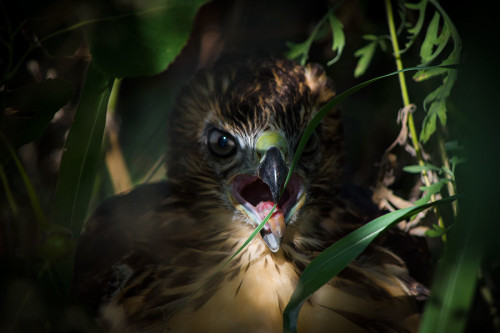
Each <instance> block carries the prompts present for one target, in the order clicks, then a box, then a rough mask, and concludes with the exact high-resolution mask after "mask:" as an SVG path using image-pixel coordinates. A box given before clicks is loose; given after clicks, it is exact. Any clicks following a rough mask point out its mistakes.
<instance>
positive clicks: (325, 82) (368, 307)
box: [74, 58, 419, 332]
mask: <svg viewBox="0 0 500 333" xmlns="http://www.w3.org/2000/svg"><path fill="white" fill-rule="evenodd" d="M334 95H335V90H334V85H333V82H332V80H331V79H330V78H328V77H327V76H326V74H325V72H324V70H323V69H322V67H321V66H319V65H315V64H309V65H307V66H305V67H303V66H300V65H299V64H297V63H295V62H293V61H289V60H284V59H277V58H265V59H250V60H248V59H246V60H237V61H232V62H229V61H220V62H219V64H218V65H216V66H214V67H213V68H211V69H205V70H202V71H201V72H200V73H198V74H197V75H196V76H195V77H194V78H193V80H192V81H191V83H190V84H189V85H188V86H187V87H186V88H185V89H184V90H183V92H182V93H181V94H180V96H179V98H178V101H177V103H176V105H175V107H174V109H173V111H172V115H171V119H170V122H169V128H168V149H167V155H166V156H167V157H166V165H167V170H168V171H167V181H165V182H162V183H156V184H149V185H143V186H140V187H138V188H136V189H135V190H133V191H132V192H130V193H128V194H126V195H121V196H116V197H113V198H111V199H108V200H107V201H106V202H104V203H103V204H102V205H101V206H100V207H99V208H98V209H97V211H96V212H95V213H94V215H93V216H92V217H91V218H90V220H89V221H88V222H87V223H86V225H85V230H84V232H83V233H82V235H81V236H80V239H79V243H78V248H77V254H76V264H75V277H74V288H75V291H76V292H77V294H78V295H79V297H80V298H81V299H82V300H83V301H85V302H86V303H88V304H89V305H91V306H92V307H93V308H94V309H95V310H96V314H97V316H98V318H99V321H100V323H102V325H103V326H104V327H105V328H106V329H109V330H111V331H116V332H127V331H128V332H133V331H141V332H163V331H172V332H236V331H237V332H281V331H282V322H283V319H282V316H283V310H284V308H285V306H286V304H287V302H288V300H289V299H290V296H291V295H292V292H293V291H294V289H295V287H296V285H297V282H298V280H299V277H300V275H301V272H302V271H303V270H304V268H305V267H306V266H307V265H308V263H309V262H310V261H311V260H312V259H314V257H315V256H317V255H318V254H319V253H320V252H321V251H322V250H324V249H325V248H326V247H328V246H329V245H331V244H332V243H334V242H335V241H337V240H338V239H340V238H341V237H343V236H344V235H346V234H348V233H349V232H350V231H352V230H354V229H356V228H357V227H359V226H360V225H362V224H363V222H365V221H364V218H363V216H362V214H361V213H360V212H361V210H359V209H358V208H356V206H355V205H354V204H353V203H351V202H349V201H348V200H347V199H345V198H343V196H342V195H341V191H340V183H341V181H340V175H341V173H342V171H341V170H342V159H343V158H342V155H343V154H342V147H341V146H342V128H341V122H340V114H339V111H338V110H337V109H333V110H331V111H330V112H329V114H328V115H327V117H325V119H324V120H323V121H322V123H321V124H320V125H319V127H317V129H316V130H315V133H314V134H313V135H312V136H311V138H310V139H309V142H308V143H307V146H306V147H305V149H304V152H303V154H302V156H301V158H300V161H299V163H298V164H297V166H296V168H295V170H294V173H293V175H292V176H291V178H290V181H289V183H288V185H287V186H286V188H285V189H283V186H284V182H285V179H286V176H287V173H288V171H289V168H290V164H291V162H292V158H293V156H294V153H295V150H296V148H297V145H298V142H299V140H300V138H301V135H302V133H303V132H304V130H305V128H306V126H307V125H308V123H309V121H310V120H311V118H312V117H313V116H314V115H315V114H316V112H317V111H318V109H319V108H320V107H321V106H322V105H323V104H325V103H326V102H327V101H328V100H329V99H331V98H332V97H333V96H334ZM280 192H283V193H282V195H281V197H280ZM275 203H276V204H277V206H276V209H275V211H274V213H273V215H272V217H271V218H270V219H269V221H268V222H267V223H266V224H265V226H264V227H263V229H262V230H261V231H260V235H257V236H256V237H255V238H254V239H253V240H252V241H251V242H250V243H249V244H248V245H247V246H246V247H245V248H244V249H243V250H242V252H241V253H240V254H239V255H238V256H236V257H235V258H234V259H233V260H231V261H230V262H229V263H228V264H227V265H225V266H223V268H222V269H221V268H220V267H222V266H221V265H222V264H224V262H226V261H227V260H228V258H229V257H231V256H232V255H233V254H234V253H235V252H236V251H237V250H238V249H239V248H240V247H241V246H242V245H243V243H244V242H245V241H246V240H247V238H248V237H249V236H250V234H251V233H252V232H253V231H254V230H255V228H256V226H257V225H259V223H261V221H262V220H263V219H264V217H265V216H266V215H267V214H268V213H269V211H270V209H271V208H272V207H273V205H274V204H275ZM408 281H410V280H409V277H408V272H407V269H406V267H405V264H404V262H403V261H402V260H401V259H400V258H399V257H398V256H397V255H395V254H394V253H393V252H391V251H389V250H388V249H387V248H385V247H383V246H382V245H381V244H372V245H371V246H370V247H369V248H368V249H367V250H366V251H365V252H364V253H363V254H362V255H361V256H360V257H359V258H357V259H356V260H355V261H354V262H352V263H351V264H349V266H347V267H346V268H345V269H344V270H343V271H342V272H341V273H340V274H339V275H338V276H336V277H334V278H333V279H332V280H330V281H329V283H327V284H326V285H324V286H323V287H322V288H320V289H319V290H318V291H317V292H316V293H314V294H313V295H312V297H311V298H310V299H309V300H308V301H307V302H306V303H305V304H304V306H303V307H302V310H301V312H300V315H299V319H298V331H299V332H332V331H334V332H414V331H416V330H417V328H418V320H419V315H418V311H417V308H416V304H415V301H414V298H413V297H412V291H411V290H410V289H411V288H410V287H409V284H408Z"/></svg>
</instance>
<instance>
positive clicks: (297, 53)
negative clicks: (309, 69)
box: [285, 39, 312, 66]
mask: <svg viewBox="0 0 500 333" xmlns="http://www.w3.org/2000/svg"><path fill="white" fill-rule="evenodd" d="M311 43H312V40H310V39H307V40H306V41H305V42H303V43H297V44H295V43H287V44H286V45H287V46H288V48H289V50H288V51H287V52H286V53H285V56H286V57H287V58H288V59H295V60H298V61H299V62H300V64H301V65H302V66H304V65H305V64H306V62H307V58H308V57H309V48H310V47H311Z"/></svg>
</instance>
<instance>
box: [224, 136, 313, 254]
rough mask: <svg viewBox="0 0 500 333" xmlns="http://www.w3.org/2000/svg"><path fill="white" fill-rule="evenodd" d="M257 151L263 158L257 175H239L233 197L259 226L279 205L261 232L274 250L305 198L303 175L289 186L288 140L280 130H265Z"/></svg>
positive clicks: (258, 141) (295, 175) (295, 176)
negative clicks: (286, 157) (287, 181)
mask: <svg viewBox="0 0 500 333" xmlns="http://www.w3.org/2000/svg"><path fill="white" fill-rule="evenodd" d="M256 148H257V149H256V150H257V154H258V156H259V157H261V159H260V162H259V165H258V167H257V170H256V174H257V175H237V176H236V177H235V178H234V179H233V180H232V184H231V197H232V199H233V200H234V201H235V202H234V204H235V206H236V208H238V209H239V210H241V211H242V212H243V213H245V214H246V215H247V216H248V217H249V218H250V220H251V221H252V223H253V224H254V225H255V226H258V225H259V224H260V223H261V222H262V221H263V220H264V218H265V217H266V216H267V215H268V214H269V212H270V211H271V209H272V207H273V206H274V205H275V204H276V208H275V210H274V212H273V214H272V215H271V217H270V218H269V220H268V221H267V223H266V224H265V225H264V227H263V228H262V229H261V231H260V234H261V236H262V238H263V240H264V242H265V243H266V245H267V246H268V248H269V249H270V250H271V251H272V252H277V251H278V250H279V249H280V244H281V240H282V238H283V237H284V234H285V231H286V227H287V222H288V221H289V220H290V218H291V217H292V216H293V215H294V214H295V212H296V211H297V210H298V209H299V208H300V207H301V206H302V204H303V203H304V201H305V195H304V190H303V188H304V187H303V181H302V178H301V177H300V176H299V175H297V174H294V175H292V177H291V178H290V181H289V183H288V185H287V187H286V188H285V189H283V187H284V184H285V180H286V177H287V175H288V170H289V169H288V166H287V164H286V162H285V156H286V155H285V154H286V149H287V146H286V141H285V139H284V137H283V136H282V135H281V134H279V133H276V132H265V133H263V134H262V135H261V136H260V137H259V139H258V140H257V145H256Z"/></svg>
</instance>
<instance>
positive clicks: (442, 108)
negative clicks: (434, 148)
mask: <svg viewBox="0 0 500 333" xmlns="http://www.w3.org/2000/svg"><path fill="white" fill-rule="evenodd" d="M440 88H441V87H440ZM436 118H439V121H440V122H441V124H442V125H443V126H444V125H446V103H445V101H444V100H442V99H439V100H436V101H435V102H433V103H432V104H431V107H430V108H429V111H428V112H427V114H426V116H425V118H424V121H423V126H422V132H421V133H420V141H422V142H427V141H428V140H429V138H430V137H431V135H432V134H433V133H434V132H435V131H436Z"/></svg>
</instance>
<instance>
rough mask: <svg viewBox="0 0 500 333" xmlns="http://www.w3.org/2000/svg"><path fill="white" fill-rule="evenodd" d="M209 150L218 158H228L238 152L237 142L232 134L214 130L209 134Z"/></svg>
mask: <svg viewBox="0 0 500 333" xmlns="http://www.w3.org/2000/svg"><path fill="white" fill-rule="evenodd" d="M208 149H209V150H210V152H211V153H212V154H214V155H216V156H219V157H228V156H229V155H232V154H233V153H234V152H235V151H236V142H235V141H234V138H233V137H232V136H231V135H230V134H228V133H226V132H223V131H221V130H218V129H213V130H211V131H210V132H209V133H208Z"/></svg>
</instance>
